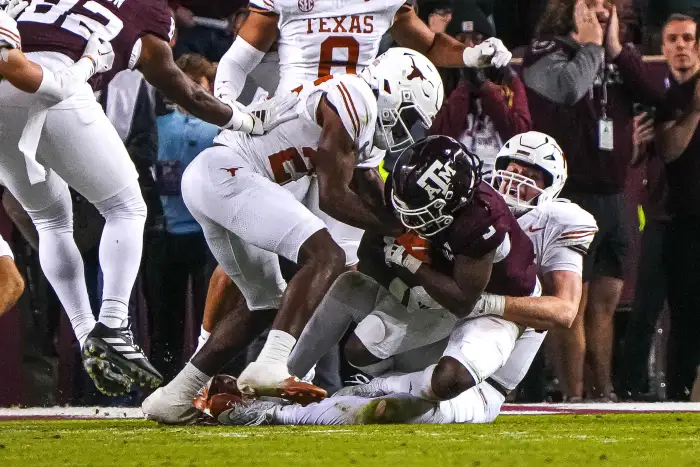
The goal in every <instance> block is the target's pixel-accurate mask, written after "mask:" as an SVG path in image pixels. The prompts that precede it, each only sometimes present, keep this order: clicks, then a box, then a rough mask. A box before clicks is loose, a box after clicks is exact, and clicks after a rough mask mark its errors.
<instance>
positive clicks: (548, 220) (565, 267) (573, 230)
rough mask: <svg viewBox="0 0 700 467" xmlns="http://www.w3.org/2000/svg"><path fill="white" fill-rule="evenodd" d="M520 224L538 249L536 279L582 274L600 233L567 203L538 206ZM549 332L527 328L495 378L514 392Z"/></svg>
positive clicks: (579, 210) (578, 209)
mask: <svg viewBox="0 0 700 467" xmlns="http://www.w3.org/2000/svg"><path fill="white" fill-rule="evenodd" d="M518 224H519V225H520V227H521V228H522V229H523V231H524V232H525V233H526V234H527V236H528V237H529V238H530V240H531V241H532V244H533V246H534V248H535V257H536V258H535V261H536V262H537V275H538V276H539V277H540V278H542V277H543V276H544V275H545V274H547V273H549V272H552V271H571V272H575V273H577V274H579V275H581V274H582V272H583V256H584V255H585V254H586V253H587V252H588V248H589V247H590V246H591V242H592V241H593V237H594V236H595V234H596V232H597V231H598V225H597V224H596V221H595V219H594V218H593V216H592V215H590V214H589V213H588V212H587V211H585V210H583V209H582V208H581V207H580V206H579V205H578V204H574V203H571V202H569V201H567V200H564V199H556V200H554V201H552V202H549V203H546V204H544V205H542V206H538V207H536V208H535V209H532V210H530V211H528V212H527V213H525V214H523V215H522V216H520V217H519V218H518ZM546 335H547V333H546V332H543V331H536V330H534V329H532V328H527V329H526V330H525V332H524V333H523V335H522V336H520V337H519V338H518V340H517V341H515V348H514V349H513V353H511V354H510V358H508V361H506V364H505V365H503V367H501V369H499V370H498V371H497V372H495V373H494V374H493V375H492V378H493V379H494V380H496V381H497V382H499V383H501V384H502V385H503V386H505V387H506V388H507V389H510V390H513V389H515V387H516V386H517V385H518V384H520V382H521V381H522V380H523V378H524V377H525V375H526V374H527V371H528V370H529V369H530V365H531V364H532V360H533V359H534V358H535V355H537V352H538V351H539V349H540V346H541V345H542V342H543V341H544V338H545V336H546Z"/></svg>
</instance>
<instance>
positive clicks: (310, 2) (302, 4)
mask: <svg viewBox="0 0 700 467" xmlns="http://www.w3.org/2000/svg"><path fill="white" fill-rule="evenodd" d="M297 5H298V6H299V11H301V12H302V13H308V12H310V11H311V10H313V9H314V0H298V1H297Z"/></svg>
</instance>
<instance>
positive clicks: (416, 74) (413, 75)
mask: <svg viewBox="0 0 700 467" xmlns="http://www.w3.org/2000/svg"><path fill="white" fill-rule="evenodd" d="M406 55H408V54H406ZM408 58H410V59H411V63H412V65H411V72H410V73H409V74H408V76H406V79H408V80H412V79H414V78H418V79H425V76H424V75H423V72H422V71H420V70H419V69H418V67H417V66H416V61H415V60H413V57H411V56H410V55H409V56H408Z"/></svg>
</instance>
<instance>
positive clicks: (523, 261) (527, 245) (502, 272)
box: [431, 182, 537, 297]
mask: <svg viewBox="0 0 700 467" xmlns="http://www.w3.org/2000/svg"><path fill="white" fill-rule="evenodd" d="M506 237H508V241H509V242H510V248H509V249H504V251H503V252H502V253H507V254H506V255H505V257H504V258H502V259H500V260H499V258H498V257H497V258H496V261H497V262H495V263H494V264H493V269H492V270H491V279H490V280H489V283H488V285H487V286H486V292H489V293H492V294H497V295H506V296H512V297H525V296H529V295H530V294H532V292H533V291H534V290H535V285H536V281H537V279H536V277H537V267H536V265H535V252H534V248H533V246H532V242H531V241H530V239H529V238H528V237H527V235H526V234H525V232H523V231H522V229H521V228H520V226H519V225H518V221H517V219H516V218H515V216H513V214H511V212H510V209H508V205H507V204H506V202H505V200H504V199H503V197H502V196H501V195H500V194H498V192H496V191H495V190H494V189H493V188H491V186H489V185H488V184H487V183H486V182H481V184H480V185H479V186H478V187H477V189H476V191H475V193H474V198H473V201H472V203H471V204H469V205H467V206H465V207H464V208H462V209H461V210H460V211H459V214H458V215H457V217H456V219H455V220H454V222H453V223H452V225H451V226H450V227H448V228H447V229H445V230H444V231H442V232H440V233H438V234H437V235H436V236H434V237H433V238H431V242H432V246H433V248H435V249H437V250H438V251H435V252H434V253H433V254H432V255H431V256H432V258H433V263H432V264H433V266H435V267H437V268H439V269H443V270H445V271H446V272H447V271H449V272H450V273H451V271H452V268H453V267H454V262H453V259H454V255H464V256H468V257H470V258H481V257H483V256H484V255H486V254H487V253H489V252H491V251H493V250H495V249H496V248H498V247H499V246H500V245H501V244H502V243H503V242H504V241H505V240H506ZM497 256H498V255H497Z"/></svg>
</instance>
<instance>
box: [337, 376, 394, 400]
mask: <svg viewBox="0 0 700 467" xmlns="http://www.w3.org/2000/svg"><path fill="white" fill-rule="evenodd" d="M383 382H384V378H374V379H373V380H372V381H370V382H369V383H366V384H357V385H354V386H345V387H344V388H341V389H340V390H338V392H336V393H335V394H333V396H332V397H343V396H357V397H367V398H375V397H381V396H386V395H387V394H389V393H388V392H387V391H386V389H385V388H384V384H382V383H383Z"/></svg>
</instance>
